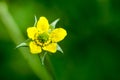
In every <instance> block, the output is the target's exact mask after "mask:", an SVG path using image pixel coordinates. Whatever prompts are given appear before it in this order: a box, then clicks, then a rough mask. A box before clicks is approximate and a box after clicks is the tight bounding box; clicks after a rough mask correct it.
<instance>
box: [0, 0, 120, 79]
mask: <svg viewBox="0 0 120 80" xmlns="http://www.w3.org/2000/svg"><path fill="white" fill-rule="evenodd" d="M4 1H5V2H6V3H7V5H8V8H9V12H10V14H11V15H12V16H13V18H14V20H15V22H16V23H17V25H18V26H19V29H20V30H21V31H22V33H23V35H24V37H25V38H26V39H27V33H26V29H27V27H30V26H33V24H34V15H36V16H37V18H39V17H40V16H45V17H46V18H47V19H48V20H49V22H52V21H53V20H55V19H57V18H60V21H59V22H58V24H57V27H63V28H64V29H66V30H67V32H68V35H67V37H66V38H65V39H64V40H63V41H62V42H60V43H59V44H60V46H61V47H62V49H63V51H64V55H62V54H59V53H60V52H57V53H56V54H53V55H49V57H50V60H51V63H52V66H53V68H54V73H55V75H56V80H120V0H4ZM6 24H7V22H6ZM4 26H5V25H4V24H3V22H2V21H1V19H0V80H39V78H38V77H37V76H36V75H35V74H34V72H33V71H32V70H31V68H30V67H29V65H28V64H27V62H26V60H25V59H24V57H23V56H22V55H21V53H20V52H19V51H18V50H16V49H14V48H15V46H16V45H15V44H14V43H13V41H12V39H11V38H10V37H9V33H8V32H7V30H6V28H5V27H4ZM13 36H14V35H13ZM18 38H19V36H18Z"/></svg>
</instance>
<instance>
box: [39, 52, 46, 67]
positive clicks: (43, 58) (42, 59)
mask: <svg viewBox="0 0 120 80" xmlns="http://www.w3.org/2000/svg"><path fill="white" fill-rule="evenodd" d="M46 54H47V52H46V51H45V52H43V53H41V54H40V55H39V56H40V59H41V63H42V65H44V60H45V56H46Z"/></svg>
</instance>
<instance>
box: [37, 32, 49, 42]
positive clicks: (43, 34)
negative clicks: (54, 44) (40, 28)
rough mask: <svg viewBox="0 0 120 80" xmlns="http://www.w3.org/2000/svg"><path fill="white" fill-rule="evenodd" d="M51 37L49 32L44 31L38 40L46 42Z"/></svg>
mask: <svg viewBox="0 0 120 80" xmlns="http://www.w3.org/2000/svg"><path fill="white" fill-rule="evenodd" d="M48 39H49V35H48V34H47V33H45V32H44V33H42V34H40V35H39V36H38V40H39V41H40V42H41V43H45V42H47V41H48Z"/></svg>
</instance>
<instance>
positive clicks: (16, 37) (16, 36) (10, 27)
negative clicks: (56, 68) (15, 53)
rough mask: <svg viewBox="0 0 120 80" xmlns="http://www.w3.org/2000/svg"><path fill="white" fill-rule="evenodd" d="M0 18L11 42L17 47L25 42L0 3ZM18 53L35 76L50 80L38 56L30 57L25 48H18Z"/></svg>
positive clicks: (6, 10)
mask: <svg viewBox="0 0 120 80" xmlns="http://www.w3.org/2000/svg"><path fill="white" fill-rule="evenodd" d="M0 18H1V20H2V22H3V23H4V25H5V26H4V27H5V28H6V31H7V32H8V33H9V36H10V37H11V39H12V41H13V42H14V43H15V44H16V45H17V44H18V43H20V42H22V41H24V40H25V38H24V37H23V35H22V33H21V31H20V30H19V28H18V26H17V24H16V23H15V21H14V19H13V17H12V16H11V14H10V13H9V11H8V7H7V5H6V3H4V2H0ZM19 51H20V52H21V54H22V55H23V56H24V57H25V59H26V60H27V62H28V64H29V65H30V67H31V68H32V70H33V71H34V72H35V74H36V75H37V76H38V77H39V78H40V79H42V80H52V77H51V75H50V74H49V72H48V71H47V70H46V68H45V67H44V66H42V65H41V62H40V59H39V56H38V55H32V54H30V53H29V50H28V49H26V48H20V49H19Z"/></svg>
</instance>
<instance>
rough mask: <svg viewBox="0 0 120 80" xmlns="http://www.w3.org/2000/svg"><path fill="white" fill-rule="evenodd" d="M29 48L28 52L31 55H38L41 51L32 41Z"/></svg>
mask: <svg viewBox="0 0 120 80" xmlns="http://www.w3.org/2000/svg"><path fill="white" fill-rule="evenodd" d="M29 46H30V52H31V53H32V54H38V53H40V52H41V51H42V49H41V47H40V46H38V45H37V44H36V43H35V42H34V41H31V42H30V44H29Z"/></svg>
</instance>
